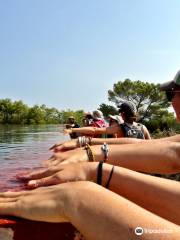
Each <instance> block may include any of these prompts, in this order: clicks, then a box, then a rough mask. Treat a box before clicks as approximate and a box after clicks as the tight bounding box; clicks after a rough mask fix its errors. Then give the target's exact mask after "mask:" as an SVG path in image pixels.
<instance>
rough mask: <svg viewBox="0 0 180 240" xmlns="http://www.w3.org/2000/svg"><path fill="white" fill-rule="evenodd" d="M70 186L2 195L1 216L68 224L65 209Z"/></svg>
mask: <svg viewBox="0 0 180 240" xmlns="http://www.w3.org/2000/svg"><path fill="white" fill-rule="evenodd" d="M68 184H70V183H66V184H61V185H57V186H51V187H46V188H38V189H36V190H32V191H22V192H6V193H0V209H1V211H0V214H1V215H11V216H18V217H22V218H26V219H30V220H36V221H45V222H68V217H67V216H66V213H65V209H66V208H65V207H64V206H65V204H66V197H67V196H66V191H67V190H68V189H69V185H68ZM71 188H72V186H71Z"/></svg>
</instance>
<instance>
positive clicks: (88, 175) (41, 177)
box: [17, 162, 98, 188]
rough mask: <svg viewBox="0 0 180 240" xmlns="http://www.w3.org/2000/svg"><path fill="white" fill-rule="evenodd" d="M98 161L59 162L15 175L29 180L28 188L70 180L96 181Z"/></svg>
mask: <svg viewBox="0 0 180 240" xmlns="http://www.w3.org/2000/svg"><path fill="white" fill-rule="evenodd" d="M97 166H98V163H96V162H93V163H92V162H84V163H73V164H64V165H62V164H59V165H57V166H51V167H49V168H46V169H41V170H35V171H30V172H29V173H26V174H21V175H19V176H17V177H18V178H19V179H22V180H30V181H29V182H28V183H27V187H28V188H37V187H42V186H49V185H55V184H59V183H64V182H71V181H94V182H95V181H96V175H97V174H96V173H97Z"/></svg>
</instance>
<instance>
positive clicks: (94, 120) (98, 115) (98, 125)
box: [64, 110, 108, 137]
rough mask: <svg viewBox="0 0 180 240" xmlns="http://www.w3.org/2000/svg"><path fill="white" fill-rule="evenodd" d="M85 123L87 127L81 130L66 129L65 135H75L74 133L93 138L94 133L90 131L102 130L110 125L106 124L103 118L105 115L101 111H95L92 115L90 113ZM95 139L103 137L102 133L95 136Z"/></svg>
mask: <svg viewBox="0 0 180 240" xmlns="http://www.w3.org/2000/svg"><path fill="white" fill-rule="evenodd" d="M84 123H85V125H86V126H85V127H82V128H79V129H74V128H73V129H72V128H71V129H68V130H67V129H65V130H64V133H65V134H73V133H76V134H77V133H78V134H80V135H84V134H85V135H86V136H93V132H92V131H90V132H89V129H91V130H92V129H102V128H105V127H107V126H108V124H107V123H106V122H105V120H104V118H103V114H102V112H101V111H100V110H95V111H93V113H92V114H91V113H90V112H88V113H87V114H86V115H85V119H84ZM83 129H85V131H84V132H83ZM95 137H101V133H99V134H95Z"/></svg>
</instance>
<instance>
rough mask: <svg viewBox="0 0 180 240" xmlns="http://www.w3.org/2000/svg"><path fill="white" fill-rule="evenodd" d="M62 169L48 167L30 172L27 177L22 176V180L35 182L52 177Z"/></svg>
mask: <svg viewBox="0 0 180 240" xmlns="http://www.w3.org/2000/svg"><path fill="white" fill-rule="evenodd" d="M61 170H62V169H60V168H57V167H49V168H47V169H43V170H39V171H35V172H31V173H30V174H29V175H26V176H24V179H26V180H31V179H32V180H35V179H39V178H44V177H49V176H51V175H53V174H54V173H56V172H58V171H61Z"/></svg>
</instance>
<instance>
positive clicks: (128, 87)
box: [0, 79, 180, 136]
mask: <svg viewBox="0 0 180 240" xmlns="http://www.w3.org/2000/svg"><path fill="white" fill-rule="evenodd" d="M108 100H109V102H110V104H108V105H107V104H104V103H102V104H100V105H99V108H98V109H99V110H101V111H102V112H103V114H104V116H105V118H106V119H108V115H109V114H111V115H116V114H118V105H119V104H120V103H121V102H122V101H124V100H128V101H132V102H133V103H134V104H135V105H136V107H137V110H138V115H139V118H138V121H139V122H141V123H143V124H145V125H146V126H147V128H148V129H149V131H150V132H151V133H154V134H156V133H157V135H158V136H159V134H161V133H162V132H166V133H169V132H175V131H176V132H180V127H179V126H178V125H177V123H176V119H175V117H174V113H173V112H171V111H170V103H169V102H168V101H167V98H166V96H165V93H164V92H161V91H159V85H158V84H154V83H148V82H142V81H140V80H137V81H132V80H130V79H125V80H124V81H118V82H117V83H115V84H114V85H113V89H110V90H109V91H108ZM71 115H73V116H74V117H75V119H76V121H77V122H79V123H80V124H81V123H82V119H83V117H84V111H83V110H78V111H73V110H70V109H68V110H61V111H60V110H58V109H56V108H49V107H47V106H46V105H44V104H43V105H34V106H32V107H29V106H27V105H26V104H24V103H23V102H22V101H14V102H13V101H12V100H11V99H9V98H7V99H0V124H64V123H66V122H67V119H68V117H69V116H71Z"/></svg>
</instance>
